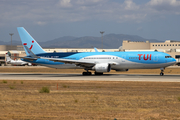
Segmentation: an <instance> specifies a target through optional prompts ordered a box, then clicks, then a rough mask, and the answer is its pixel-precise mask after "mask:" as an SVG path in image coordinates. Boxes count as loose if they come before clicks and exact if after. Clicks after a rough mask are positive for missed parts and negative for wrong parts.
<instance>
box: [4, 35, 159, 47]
mask: <svg viewBox="0 0 180 120" xmlns="http://www.w3.org/2000/svg"><path fill="white" fill-rule="evenodd" d="M123 40H130V41H147V40H149V41H150V42H160V41H158V40H156V39H145V38H142V37H140V36H137V35H126V34H107V35H104V36H103V48H105V49H111V48H119V47H120V46H121V45H122V42H123ZM38 43H39V44H40V45H41V46H42V47H43V48H92V47H97V48H102V40H101V37H93V36H85V37H72V36H65V37H60V38H57V39H53V40H49V41H46V42H38ZM10 44H11V42H10V41H9V42H1V45H10ZM13 45H21V41H20V40H19V41H15V40H13Z"/></svg>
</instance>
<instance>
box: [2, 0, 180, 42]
mask: <svg viewBox="0 0 180 120" xmlns="http://www.w3.org/2000/svg"><path fill="white" fill-rule="evenodd" d="M17 27H24V28H25V29H26V30H27V31H28V32H29V33H30V34H31V35H32V36H33V38H34V39H35V40H36V41H41V42H43V41H48V40H53V39H56V38H59V37H63V36H74V37H84V36H95V37H101V34H100V31H105V33H104V35H106V34H111V33H114V34H128V35H138V36H141V37H143V38H147V39H157V40H163V41H165V40H177V41H180V0H0V41H10V40H11V37H10V35H9V33H14V35H13V40H20V38H19V35H18V32H17Z"/></svg>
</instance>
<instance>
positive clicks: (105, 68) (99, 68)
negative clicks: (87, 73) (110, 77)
mask: <svg viewBox="0 0 180 120" xmlns="http://www.w3.org/2000/svg"><path fill="white" fill-rule="evenodd" d="M93 70H95V71H96V72H110V71H111V65H110V64H108V63H99V64H96V65H95V66H94V67H93Z"/></svg>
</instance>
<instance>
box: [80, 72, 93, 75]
mask: <svg viewBox="0 0 180 120" xmlns="http://www.w3.org/2000/svg"><path fill="white" fill-rule="evenodd" d="M82 75H92V73H91V72H83V73H82Z"/></svg>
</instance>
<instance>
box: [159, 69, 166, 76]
mask: <svg viewBox="0 0 180 120" xmlns="http://www.w3.org/2000/svg"><path fill="white" fill-rule="evenodd" d="M164 69H165V68H160V70H161V73H160V76H163V75H164Z"/></svg>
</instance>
